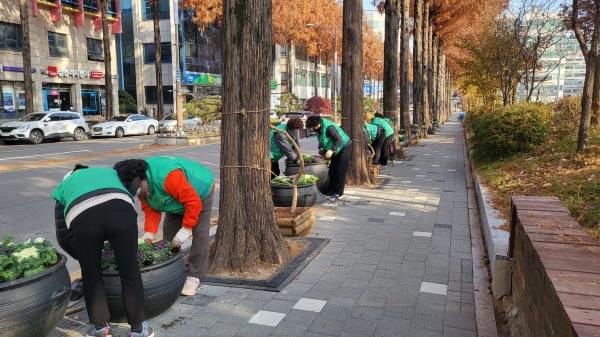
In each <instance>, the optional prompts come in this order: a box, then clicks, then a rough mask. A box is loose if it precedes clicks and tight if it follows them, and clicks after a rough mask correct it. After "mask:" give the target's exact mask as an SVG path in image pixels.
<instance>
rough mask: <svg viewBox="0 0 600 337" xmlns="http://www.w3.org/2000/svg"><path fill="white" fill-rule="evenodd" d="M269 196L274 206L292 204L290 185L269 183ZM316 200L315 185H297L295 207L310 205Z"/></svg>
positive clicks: (289, 205) (288, 205)
mask: <svg viewBox="0 0 600 337" xmlns="http://www.w3.org/2000/svg"><path fill="white" fill-rule="evenodd" d="M271 196H272V197H273V205H275V207H291V206H292V186H273V185H271ZM316 202H317V186H316V185H315V184H314V183H312V184H309V185H302V186H298V200H297V201H296V207H312V206H314V205H315V203H316Z"/></svg>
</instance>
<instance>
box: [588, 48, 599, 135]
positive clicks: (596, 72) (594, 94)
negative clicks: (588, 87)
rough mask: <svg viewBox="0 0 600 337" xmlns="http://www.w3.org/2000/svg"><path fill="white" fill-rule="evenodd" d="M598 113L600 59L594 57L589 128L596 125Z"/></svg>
mask: <svg viewBox="0 0 600 337" xmlns="http://www.w3.org/2000/svg"><path fill="white" fill-rule="evenodd" d="M599 113H600V57H596V68H595V69H594V86H593V89H592V113H591V118H590V126H591V127H595V126H597V125H598V114H599Z"/></svg>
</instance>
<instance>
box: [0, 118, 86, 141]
mask: <svg viewBox="0 0 600 337" xmlns="http://www.w3.org/2000/svg"><path fill="white" fill-rule="evenodd" d="M89 132H90V129H89V127H88V126H87V124H86V122H85V120H84V119H83V117H82V116H81V115H80V114H79V113H76V112H66V111H61V112H34V113H32V114H29V115H27V116H25V117H23V118H21V119H19V120H18V121H14V122H8V123H4V124H2V125H0V140H2V141H4V143H6V144H7V145H10V144H14V143H16V142H17V141H19V140H29V142H31V143H32V144H39V143H41V142H42V141H43V140H44V139H51V140H52V141H55V142H58V141H59V140H61V138H63V137H73V139H74V140H77V141H79V140H84V139H85V137H86V135H87V134H88V133H89Z"/></svg>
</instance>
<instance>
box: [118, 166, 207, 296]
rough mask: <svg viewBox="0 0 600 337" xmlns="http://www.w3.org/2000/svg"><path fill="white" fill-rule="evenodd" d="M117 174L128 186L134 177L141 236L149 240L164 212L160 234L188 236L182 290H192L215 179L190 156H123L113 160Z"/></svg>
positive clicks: (202, 265) (176, 240)
mask: <svg viewBox="0 0 600 337" xmlns="http://www.w3.org/2000/svg"><path fill="white" fill-rule="evenodd" d="M114 169H115V170H116V171H117V174H118V175H119V178H121V181H123V184H125V186H127V187H129V186H130V184H132V183H134V182H135V181H136V179H139V181H140V184H139V185H140V195H139V200H140V203H141V206H142V211H144V218H145V222H144V232H145V233H144V235H143V236H142V239H144V240H148V241H150V242H152V240H154V237H155V235H156V233H157V232H158V226H159V224H160V221H161V217H162V213H165V219H164V222H163V239H165V240H167V241H172V242H173V245H174V246H175V247H179V246H181V245H182V244H183V243H184V242H185V241H186V240H187V239H188V238H189V237H190V236H192V247H191V249H190V254H189V256H188V262H189V264H190V269H189V271H188V273H187V279H186V281H185V285H184V286H183V290H182V291H181V294H182V295H185V296H191V295H195V294H196V290H197V289H198V288H199V287H200V280H201V279H202V278H204V277H206V273H207V271H208V244H209V230H210V216H211V211H212V203H213V192H214V188H215V178H214V176H213V174H212V172H210V170H209V169H208V168H207V167H206V166H204V165H202V164H200V163H197V162H195V161H192V160H189V159H186V158H182V157H174V156H163V157H151V158H146V159H145V160H143V159H127V160H123V161H120V162H118V163H116V164H115V166H114Z"/></svg>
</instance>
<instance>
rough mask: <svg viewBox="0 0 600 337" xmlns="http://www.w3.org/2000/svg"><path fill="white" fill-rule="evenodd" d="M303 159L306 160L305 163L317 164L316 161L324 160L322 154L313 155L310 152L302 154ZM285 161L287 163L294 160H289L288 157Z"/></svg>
mask: <svg viewBox="0 0 600 337" xmlns="http://www.w3.org/2000/svg"><path fill="white" fill-rule="evenodd" d="M302 159H303V160H304V164H315V163H319V162H321V161H322V160H323V157H321V156H313V155H310V154H303V155H302ZM285 162H286V163H287V164H290V163H292V161H290V160H287V159H286V161H285ZM296 163H297V162H296Z"/></svg>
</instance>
